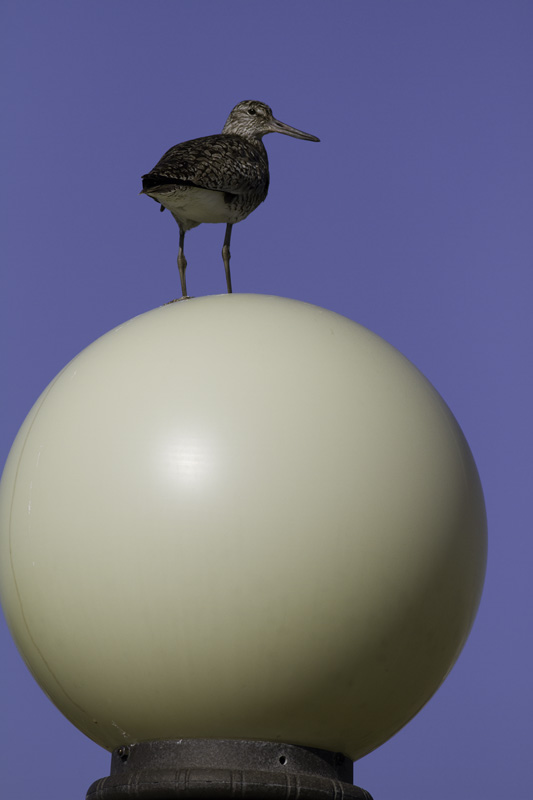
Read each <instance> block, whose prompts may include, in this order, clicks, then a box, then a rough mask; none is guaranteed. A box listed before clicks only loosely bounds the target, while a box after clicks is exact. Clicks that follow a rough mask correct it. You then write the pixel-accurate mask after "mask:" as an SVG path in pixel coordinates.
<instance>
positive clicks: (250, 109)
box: [248, 108, 255, 117]
mask: <svg viewBox="0 0 533 800" xmlns="http://www.w3.org/2000/svg"><path fill="white" fill-rule="evenodd" d="M248 113H249V114H251V115H252V117H253V116H254V114H255V108H249V109H248Z"/></svg>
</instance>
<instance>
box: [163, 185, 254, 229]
mask: <svg viewBox="0 0 533 800" xmlns="http://www.w3.org/2000/svg"><path fill="white" fill-rule="evenodd" d="M150 194H151V196H152V197H155V198H156V199H157V200H158V201H159V202H160V203H161V204H162V205H163V206H165V208H168V210H169V211H170V212H171V213H172V214H173V215H174V216H175V217H177V218H178V219H180V220H183V222H187V221H190V222H193V223H195V224H196V225H199V224H200V223H201V222H226V223H228V222H231V223H234V222H240V220H242V219H244V218H245V217H246V216H248V214H243V213H242V211H239V208H236V207H235V205H230V204H228V203H226V202H225V200H224V194H223V192H212V191H210V190H209V189H199V188H197V187H195V186H179V187H176V188H175V189H172V191H167V192H161V194H159V193H158V194H155V193H152V192H150Z"/></svg>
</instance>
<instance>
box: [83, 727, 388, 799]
mask: <svg viewBox="0 0 533 800" xmlns="http://www.w3.org/2000/svg"><path fill="white" fill-rule="evenodd" d="M352 768H353V762H352V761H351V760H350V759H349V758H347V757H346V756H343V755H342V754H341V753H331V752H330V751H329V750H317V749H315V748H312V747H300V746H297V745H292V744H281V743H279V742H256V741H241V740H233V739H177V740H171V741H151V742H140V743H139V744H132V745H122V746H121V747H117V748H116V749H115V750H114V751H113V754H112V756H111V775H109V776H108V777H107V778H101V779H100V780H97V781H95V782H94V783H93V784H92V786H90V787H89V790H88V792H87V796H86V800H193V799H194V800H229V799H231V798H239V800H291V798H295V800H296V798H298V800H372V797H371V796H370V795H369V794H368V792H365V790H364V789H359V788H358V787H357V786H354V785H353V784H352Z"/></svg>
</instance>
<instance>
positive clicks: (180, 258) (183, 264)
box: [178, 228, 188, 300]
mask: <svg viewBox="0 0 533 800" xmlns="http://www.w3.org/2000/svg"><path fill="white" fill-rule="evenodd" d="M184 241H185V231H182V229H181V228H180V245H179V249H178V269H179V271H180V281H181V299H182V300H184V299H185V298H186V297H188V294H187V284H186V283H185V269H186V267H187V260H186V258H185V255H184V253H183V243H184Z"/></svg>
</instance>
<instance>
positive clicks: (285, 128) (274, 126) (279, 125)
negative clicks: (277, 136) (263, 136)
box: [269, 119, 320, 142]
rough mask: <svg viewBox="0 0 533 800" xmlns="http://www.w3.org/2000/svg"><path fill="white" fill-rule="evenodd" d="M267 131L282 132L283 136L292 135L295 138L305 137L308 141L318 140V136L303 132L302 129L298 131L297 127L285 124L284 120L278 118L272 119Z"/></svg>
mask: <svg viewBox="0 0 533 800" xmlns="http://www.w3.org/2000/svg"><path fill="white" fill-rule="evenodd" d="M269 133H284V134H285V136H294V138H295V139H305V140H306V141H308V142H319V141H320V139H319V138H318V136H313V134H311V133H304V131H299V130H298V128H292V127H291V126H290V125H286V124H285V122H280V121H279V119H273V120H272V122H271V125H270V130H269Z"/></svg>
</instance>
